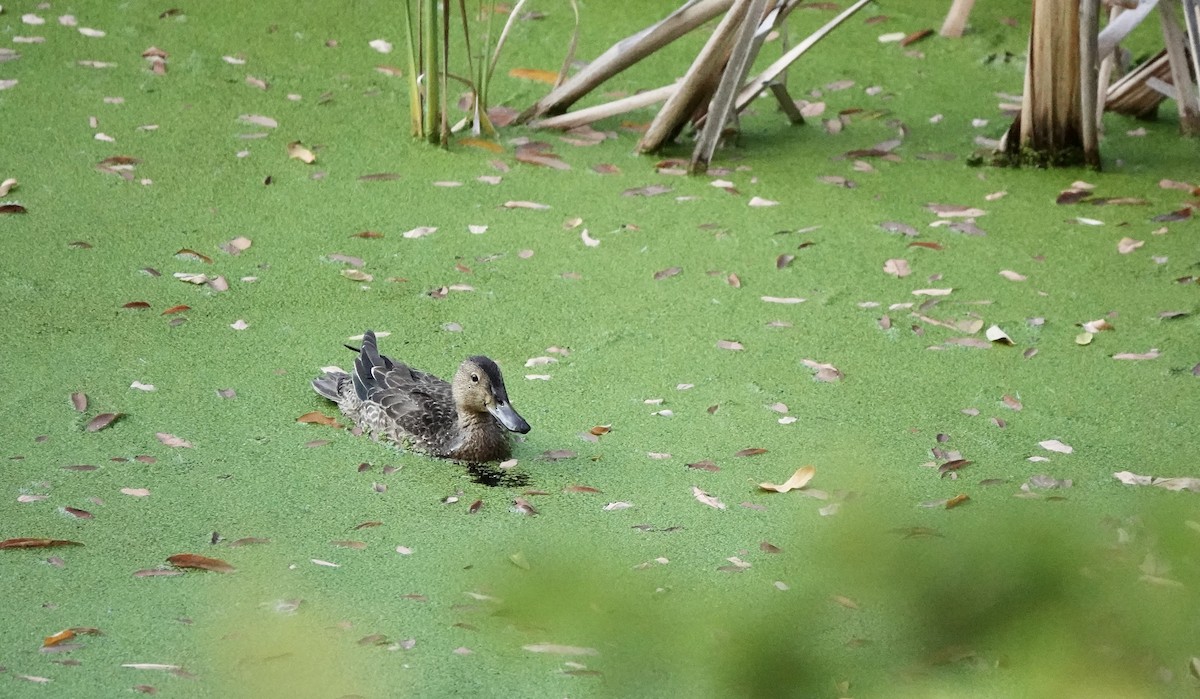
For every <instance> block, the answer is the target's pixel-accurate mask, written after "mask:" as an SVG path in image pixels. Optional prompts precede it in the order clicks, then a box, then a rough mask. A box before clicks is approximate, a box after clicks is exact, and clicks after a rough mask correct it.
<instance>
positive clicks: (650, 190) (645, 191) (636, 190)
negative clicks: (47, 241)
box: [621, 184, 673, 197]
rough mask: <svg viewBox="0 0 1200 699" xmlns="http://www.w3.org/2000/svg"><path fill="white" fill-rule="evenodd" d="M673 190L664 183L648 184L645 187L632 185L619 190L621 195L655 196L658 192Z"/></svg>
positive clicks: (664, 192) (663, 192)
mask: <svg viewBox="0 0 1200 699" xmlns="http://www.w3.org/2000/svg"><path fill="white" fill-rule="evenodd" d="M670 191H673V190H672V188H671V187H668V186H667V185H665V184H649V185H646V186H645V187H632V188H630V189H626V190H625V191H623V192H621V196H623V197H656V196H658V195H660V194H666V193H668V192H670Z"/></svg>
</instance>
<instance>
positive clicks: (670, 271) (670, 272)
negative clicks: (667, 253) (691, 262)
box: [654, 267, 683, 281]
mask: <svg viewBox="0 0 1200 699" xmlns="http://www.w3.org/2000/svg"><path fill="white" fill-rule="evenodd" d="M682 271H683V268H682V267H668V268H666V269H660V270H659V271H657V272H655V273H654V279H655V281H661V280H663V279H669V278H671V277H674V276H675V275H677V274H679V273H680V272H682Z"/></svg>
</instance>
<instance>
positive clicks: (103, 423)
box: [83, 413, 124, 432]
mask: <svg viewBox="0 0 1200 699" xmlns="http://www.w3.org/2000/svg"><path fill="white" fill-rule="evenodd" d="M123 415H124V413H100V414H99V415H97V416H96V417H94V418H92V419H91V420H88V423H87V424H86V425H84V426H83V429H85V430H87V431H88V432H99V431H100V430H102V429H104V428H106V427H108V426H109V425H111V424H113V423H114V422H116V421H117V420H119V419H120V418H121V417H122V416H123Z"/></svg>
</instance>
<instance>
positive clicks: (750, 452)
mask: <svg viewBox="0 0 1200 699" xmlns="http://www.w3.org/2000/svg"><path fill="white" fill-rule="evenodd" d="M766 453H767V450H766V449H763V448H761V447H751V448H749V449H741V450H739V451H737V452H735V453H734V456H758V455H759V454H766Z"/></svg>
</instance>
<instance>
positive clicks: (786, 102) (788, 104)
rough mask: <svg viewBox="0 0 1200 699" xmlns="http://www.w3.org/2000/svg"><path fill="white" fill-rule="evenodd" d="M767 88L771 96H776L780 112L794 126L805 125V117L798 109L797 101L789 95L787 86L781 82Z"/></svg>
mask: <svg viewBox="0 0 1200 699" xmlns="http://www.w3.org/2000/svg"><path fill="white" fill-rule="evenodd" d="M767 87H768V88H769V89H770V90H771V94H772V95H774V96H775V101H776V102H778V103H779V110H780V111H782V112H783V113H784V114H785V115H786V116H787V118H788V121H790V122H792V123H793V124H803V123H804V115H803V114H801V113H800V110H799V109H797V108H796V102H795V100H793V99H792V96H791V95H790V94H788V91H787V85H785V84H783V83H781V82H774V83H771V84H770V85H767Z"/></svg>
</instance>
